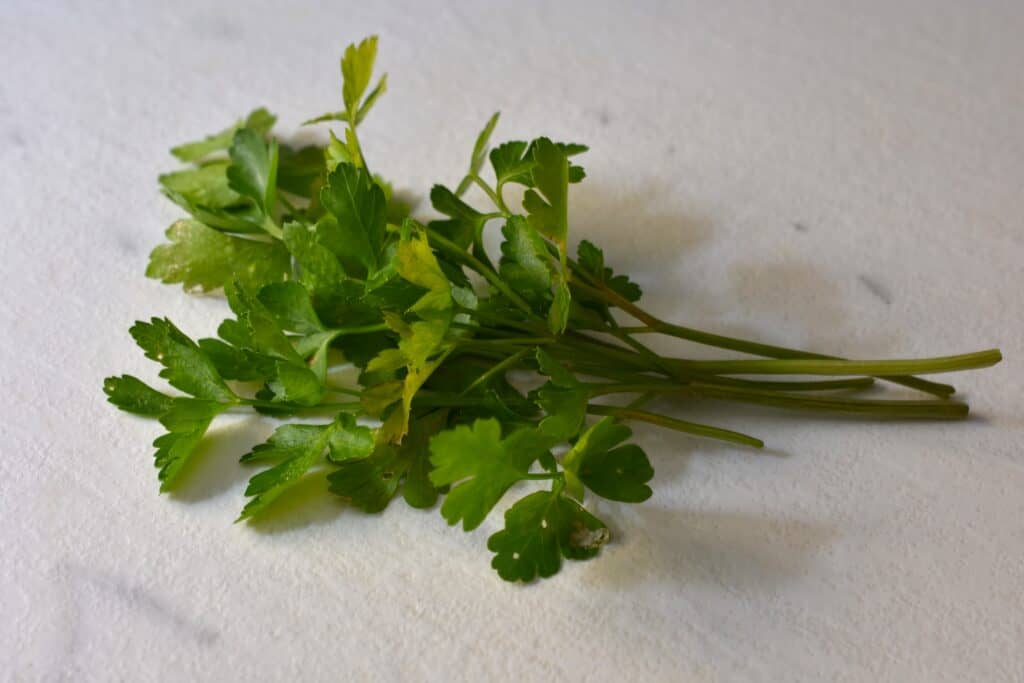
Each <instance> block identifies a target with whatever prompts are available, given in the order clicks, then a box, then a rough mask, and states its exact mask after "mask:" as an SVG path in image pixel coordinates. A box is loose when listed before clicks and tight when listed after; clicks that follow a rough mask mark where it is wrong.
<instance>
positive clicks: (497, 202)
mask: <svg viewBox="0 0 1024 683" xmlns="http://www.w3.org/2000/svg"><path fill="white" fill-rule="evenodd" d="M469 177H470V179H471V180H472V181H473V182H474V183H476V184H477V186H479V187H480V189H481V190H483V191H484V193H486V194H487V196H488V197H490V199H491V202H492V203H493V204H494V206H496V207H497V208H498V210H499V211H500V212H501V213H500V214H498V215H499V216H502V217H504V216H509V215H511V212H510V211H509V210H508V207H507V206H505V201H504V200H503V199H502V198H501V195H499V194H498V193H497V192H495V191H494V190H493V189H491V186H490V185H488V184H487V181H485V180H484V179H483V178H481V177H480V176H479V175H478V174H476V173H473V174H470V176H469Z"/></svg>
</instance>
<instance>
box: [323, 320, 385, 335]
mask: <svg viewBox="0 0 1024 683" xmlns="http://www.w3.org/2000/svg"><path fill="white" fill-rule="evenodd" d="M390 329H391V328H390V327H388V326H387V324H385V323H374V324H373V325H354V326H352V327H334V328H332V329H331V330H330V331H331V332H334V333H336V334H337V335H346V334H372V333H374V332H387V331H389V330H390Z"/></svg>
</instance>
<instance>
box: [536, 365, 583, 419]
mask: <svg viewBox="0 0 1024 683" xmlns="http://www.w3.org/2000/svg"><path fill="white" fill-rule="evenodd" d="M537 365H538V366H539V369H540V372H541V373H543V374H545V375H547V376H548V378H549V379H548V381H547V382H546V383H545V384H544V386H542V387H541V388H540V389H538V390H537V392H536V398H537V404H538V405H540V407H541V408H542V409H543V410H544V412H545V413H546V415H547V416H546V417H545V418H544V419H543V420H541V421H540V430H541V431H542V432H543V433H545V434H548V435H550V436H552V437H554V438H556V439H568V438H570V437H573V436H575V435H576V434H577V433H579V431H580V428H581V427H582V426H583V420H584V418H586V416H587V401H588V400H589V398H590V396H589V394H588V392H587V389H586V387H584V386H583V383H582V382H580V381H579V380H578V379H576V377H575V375H573V374H572V373H571V372H569V371H568V370H566V369H565V368H564V367H563V366H562V365H561V364H560V363H559V362H558V361H556V360H555V359H554V358H552V357H551V356H550V355H548V353H547V352H546V351H544V350H543V349H537Z"/></svg>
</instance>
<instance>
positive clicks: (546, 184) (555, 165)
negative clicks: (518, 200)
mask: <svg viewBox="0 0 1024 683" xmlns="http://www.w3.org/2000/svg"><path fill="white" fill-rule="evenodd" d="M533 159H534V161H535V162H536V165H535V166H534V167H533V171H532V175H533V184H534V186H535V187H536V190H533V189H530V190H527V191H526V194H525V195H524V196H523V208H525V209H526V211H527V212H528V213H529V214H530V224H531V225H533V227H535V228H536V229H537V230H538V231H539V232H540V233H541V234H542V235H544V236H545V237H548V238H549V239H551V240H552V241H554V242H555V244H556V245H558V249H559V252H560V253H561V254H562V255H563V257H564V254H565V249H566V239H567V237H568V234H569V160H568V158H567V157H566V155H565V153H564V152H562V150H561V149H559V148H558V146H557V145H556V144H555V143H553V142H551V140H548V139H547V138H538V139H537V140H535V141H534V144H533Z"/></svg>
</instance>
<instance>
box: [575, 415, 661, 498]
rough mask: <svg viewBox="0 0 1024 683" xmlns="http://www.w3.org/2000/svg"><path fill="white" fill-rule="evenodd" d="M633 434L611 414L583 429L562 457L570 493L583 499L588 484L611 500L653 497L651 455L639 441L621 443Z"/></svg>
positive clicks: (591, 488)
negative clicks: (640, 445) (647, 453)
mask: <svg viewBox="0 0 1024 683" xmlns="http://www.w3.org/2000/svg"><path fill="white" fill-rule="evenodd" d="M632 434H633V430H631V429H630V428H629V427H627V426H626V425H624V424H621V423H619V422H616V421H615V419H614V418H611V417H605V418H602V419H601V420H600V421H598V422H596V423H594V425H593V426H592V427H590V428H589V429H588V430H587V431H585V432H583V434H581V435H580V438H579V439H578V440H577V441H576V443H575V444H574V445H573V447H572V448H571V449H570V450H569V452H568V453H566V454H565V456H564V457H563V458H562V469H563V470H564V472H565V478H566V488H567V490H568V492H569V493H570V495H572V496H574V497H575V498H577V499H582V497H583V489H582V486H583V485H584V484H585V485H586V487H587V488H589V489H590V490H591V491H593V492H594V493H596V494H597V495H599V496H601V497H603V498H608V499H609V500H617V501H621V502H624V503H639V502H641V501H645V500H647V499H648V498H650V497H651V489H650V487H649V486H647V482H649V481H650V480H651V477H653V476H654V469H653V468H651V463H650V462H649V461H648V460H647V455H646V454H645V453H644V452H643V449H641V448H640V447H639V446H637V445H635V444H627V445H625V446H619V444H621V443H622V442H623V441H625V440H626V439H628V438H629V437H630V436H632ZM616 446H619V447H618V448H616Z"/></svg>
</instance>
